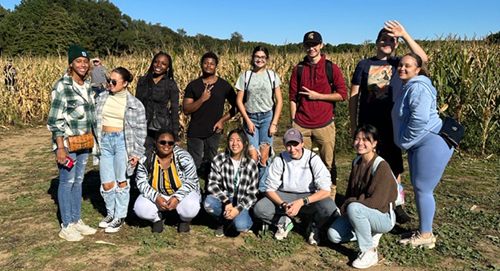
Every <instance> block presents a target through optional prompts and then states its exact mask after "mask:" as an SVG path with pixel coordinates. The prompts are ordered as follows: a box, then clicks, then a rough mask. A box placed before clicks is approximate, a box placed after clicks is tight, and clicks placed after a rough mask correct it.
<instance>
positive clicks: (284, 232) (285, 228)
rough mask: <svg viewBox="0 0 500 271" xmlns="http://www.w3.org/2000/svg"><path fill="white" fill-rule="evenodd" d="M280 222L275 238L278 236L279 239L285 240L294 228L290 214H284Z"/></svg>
mask: <svg viewBox="0 0 500 271" xmlns="http://www.w3.org/2000/svg"><path fill="white" fill-rule="evenodd" d="M282 221H283V222H282ZM279 222H281V223H278V230H277V231H276V233H275V234H274V238H276V239H277V240H283V239H285V238H286V237H287V236H288V233H289V232H290V231H291V230H292V229H293V222H292V220H291V219H290V218H289V217H288V216H282V217H281V218H280V221H279Z"/></svg>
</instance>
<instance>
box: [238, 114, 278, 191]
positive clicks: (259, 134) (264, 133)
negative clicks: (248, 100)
mask: <svg viewBox="0 0 500 271" xmlns="http://www.w3.org/2000/svg"><path fill="white" fill-rule="evenodd" d="M248 118H250V120H251V121H252V122H253V124H254V125H255V131H254V134H253V135H252V134H250V133H249V132H248V131H247V129H248V126H247V123H246V122H243V127H244V128H245V132H246V134H247V137H248V142H249V143H250V146H251V147H253V148H254V149H255V150H257V152H258V153H259V155H260V146H261V145H263V144H268V145H269V147H270V148H272V147H273V141H274V140H273V139H274V137H272V136H269V128H270V127H271V122H272V121H273V111H272V110H269V111H267V112H263V113H248ZM269 152H271V151H269ZM270 163H271V153H269V159H268V161H267V164H266V165H267V166H265V167H264V166H262V165H260V163H259V191H260V192H266V179H267V175H268V170H269V169H268V167H269V164H270Z"/></svg>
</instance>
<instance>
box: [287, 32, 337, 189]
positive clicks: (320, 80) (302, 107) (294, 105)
mask: <svg viewBox="0 0 500 271" xmlns="http://www.w3.org/2000/svg"><path fill="white" fill-rule="evenodd" d="M303 44H304V49H305V51H306V53H307V55H306V56H305V57H304V60H303V61H301V62H300V63H299V64H298V65H297V66H295V68H294V69H293V71H292V77H291V79H290V117H291V120H292V126H293V128H295V129H297V130H299V131H300V132H301V133H302V135H303V137H304V147H305V148H307V149H311V148H312V140H314V141H315V142H316V145H317V146H318V148H319V154H320V157H321V160H323V162H324V163H325V165H326V167H327V168H328V170H330V172H331V176H332V184H333V185H332V186H336V184H337V169H336V166H335V160H334V158H335V155H334V147H335V123H334V118H335V112H334V104H335V102H338V101H343V100H346V99H347V87H346V85H345V82H344V77H343V76H342V72H341V71H340V69H339V67H338V66H337V65H335V64H334V63H330V64H331V83H332V85H331V86H330V82H329V79H328V76H327V63H326V62H327V61H328V60H326V55H325V54H321V49H322V48H323V46H324V44H323V38H322V37H321V35H320V34H319V33H318V32H316V31H309V32H307V33H306V34H305V35H304V42H303ZM330 64H328V65H330ZM300 71H301V72H300ZM300 73H301V78H300V79H299V78H297V77H298V76H299V74H300ZM334 191H335V190H332V196H334Z"/></svg>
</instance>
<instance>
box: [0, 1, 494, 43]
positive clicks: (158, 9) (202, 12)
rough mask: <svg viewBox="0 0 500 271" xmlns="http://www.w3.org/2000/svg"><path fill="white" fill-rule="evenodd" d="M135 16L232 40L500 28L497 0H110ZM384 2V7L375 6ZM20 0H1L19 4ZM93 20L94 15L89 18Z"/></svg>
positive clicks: (355, 39)
mask: <svg viewBox="0 0 500 271" xmlns="http://www.w3.org/2000/svg"><path fill="white" fill-rule="evenodd" d="M111 2H113V3H114V4H115V5H116V6H117V7H118V8H120V10H121V11H122V13H125V14H127V15H129V16H130V17H132V18H133V19H142V20H145V21H147V22H152V23H160V24H161V25H163V26H167V27H169V28H171V29H173V30H174V31H176V30H177V29H178V28H184V30H186V32H187V34H188V35H190V36H194V35H196V34H198V33H200V34H205V35H209V36H213V37H216V38H221V39H228V38H230V36H231V33H233V32H234V31H238V32H239V33H241V34H242V35H243V38H244V40H246V41H263V42H267V43H271V44H284V43H285V42H286V43H295V42H301V41H302V37H303V34H304V33H305V32H307V31H309V30H316V31H319V32H320V33H321V34H322V36H323V40H324V41H325V42H328V43H331V44H334V45H337V44H340V43H354V44H361V43H363V42H364V41H365V40H375V39H376V35H377V33H378V31H379V30H380V29H381V27H382V26H383V23H384V21H386V20H390V19H391V20H392V19H396V20H398V21H399V22H400V23H401V24H402V25H403V26H404V27H405V28H406V29H407V31H408V32H409V33H410V35H412V37H413V38H416V39H436V38H437V37H440V36H447V35H448V34H452V35H457V36H458V37H462V38H463V37H465V36H467V37H468V38H472V37H473V36H474V35H475V36H476V37H477V38H481V37H484V36H487V35H489V34H490V33H496V32H499V31H500V16H499V14H500V1H498V0H484V1H481V0H476V1H461V0H454V1H451V0H433V1H431V0H418V1H404V0H402V1H368V0H358V1H346V0H344V1H337V0H316V1H314V0H310V1H295V0H288V1H285V0H277V1H252V0H232V1H229V0H222V1H202V0H184V1H168V0H162V1H161V0H142V1H140V2H139V1H132V0H111ZM382 2H385V3H386V5H385V6H375V4H381V3H382ZM19 3H20V1H19V0H2V3H1V5H2V6H3V7H4V8H7V9H14V5H17V4H19ZM89 19H91V18H89Z"/></svg>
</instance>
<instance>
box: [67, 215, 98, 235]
mask: <svg viewBox="0 0 500 271" xmlns="http://www.w3.org/2000/svg"><path fill="white" fill-rule="evenodd" d="M73 227H74V228H75V230H76V231H78V232H79V233H80V234H81V235H92V234H95V233H96V232H97V230H96V229H94V228H92V227H89V226H87V225H85V223H83V220H81V219H80V220H78V222H77V223H74V224H73Z"/></svg>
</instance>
